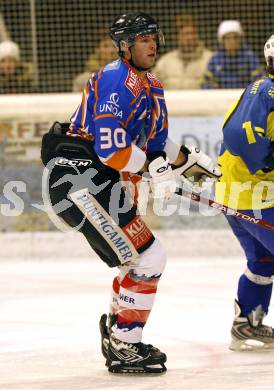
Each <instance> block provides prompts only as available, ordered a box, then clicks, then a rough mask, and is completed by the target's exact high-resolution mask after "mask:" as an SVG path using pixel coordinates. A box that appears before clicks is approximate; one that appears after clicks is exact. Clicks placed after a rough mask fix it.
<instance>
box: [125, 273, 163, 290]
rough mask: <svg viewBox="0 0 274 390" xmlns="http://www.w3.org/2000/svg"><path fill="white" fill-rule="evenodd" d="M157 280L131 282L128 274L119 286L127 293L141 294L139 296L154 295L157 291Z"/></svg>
mask: <svg viewBox="0 0 274 390" xmlns="http://www.w3.org/2000/svg"><path fill="white" fill-rule="evenodd" d="M158 282H159V279H156V278H155V279H153V280H149V281H144V280H139V281H136V280H133V279H132V278H131V277H130V275H129V274H127V275H126V276H125V277H124V279H123V280H122V283H121V286H122V287H123V288H126V289H127V290H129V291H133V292H137V293H141V294H155V293H156V291H157V285H158Z"/></svg>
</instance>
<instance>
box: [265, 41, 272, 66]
mask: <svg viewBox="0 0 274 390" xmlns="http://www.w3.org/2000/svg"><path fill="white" fill-rule="evenodd" d="M264 58H265V61H266V64H267V66H270V67H271V68H273V65H274V35H271V37H270V38H268V40H267V41H266V43H265V45H264Z"/></svg>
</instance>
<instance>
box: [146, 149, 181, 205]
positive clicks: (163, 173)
mask: <svg viewBox="0 0 274 390" xmlns="http://www.w3.org/2000/svg"><path fill="white" fill-rule="evenodd" d="M148 171H149V173H150V176H151V179H150V185H151V189H152V193H153V196H154V198H162V199H163V198H164V199H165V200H168V199H170V198H171V196H172V194H173V193H174V192H175V190H176V187H177V184H176V179H175V175H174V173H173V171H172V168H171V165H170V164H169V159H168V158H167V157H165V158H164V157H162V156H160V157H157V158H155V159H154V160H152V161H151V162H150V163H149V165H148Z"/></svg>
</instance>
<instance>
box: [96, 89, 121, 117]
mask: <svg viewBox="0 0 274 390" xmlns="http://www.w3.org/2000/svg"><path fill="white" fill-rule="evenodd" d="M118 102H119V95H118V93H116V92H113V93H112V94H111V95H110V97H109V100H108V101H107V102H106V103H104V104H100V106H99V111H100V112H111V113H112V114H113V115H115V116H117V117H120V118H123V111H122V110H120V106H119V104H118Z"/></svg>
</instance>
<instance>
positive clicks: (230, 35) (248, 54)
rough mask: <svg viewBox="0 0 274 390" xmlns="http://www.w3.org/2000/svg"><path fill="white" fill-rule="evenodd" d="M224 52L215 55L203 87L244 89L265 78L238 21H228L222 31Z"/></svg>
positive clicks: (221, 44)
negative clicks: (247, 85) (244, 39)
mask: <svg viewBox="0 0 274 390" xmlns="http://www.w3.org/2000/svg"><path fill="white" fill-rule="evenodd" d="M218 41H219V45H220V49H219V50H218V51H217V52H216V53H215V54H213V56H212V58H211V59H210V61H209V63H208V66H207V71H206V73H205V77H204V82H203V84H202V88H244V87H245V86H246V84H248V83H250V82H252V81H253V80H255V79H256V78H259V77H261V76H262V75H263V73H264V72H263V68H262V67H260V66H259V59H258V58H257V56H256V55H255V53H254V52H253V51H252V50H251V49H250V48H249V47H247V46H246V45H245V43H244V42H243V30H242V26H241V23H240V22H239V21H238V20H224V21H223V22H222V23H221V24H220V25H219V28H218Z"/></svg>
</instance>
